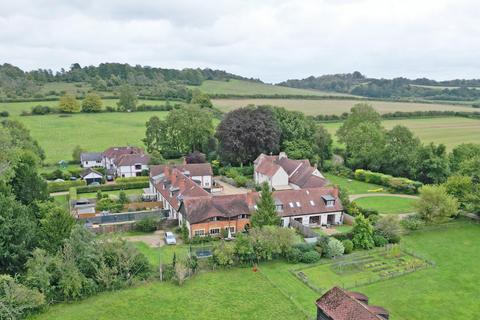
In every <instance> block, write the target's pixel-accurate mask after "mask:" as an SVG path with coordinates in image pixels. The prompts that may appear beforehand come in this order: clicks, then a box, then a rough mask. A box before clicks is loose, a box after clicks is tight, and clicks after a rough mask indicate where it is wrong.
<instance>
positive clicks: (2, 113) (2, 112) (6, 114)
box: [0, 111, 10, 118]
mask: <svg viewBox="0 0 480 320" xmlns="http://www.w3.org/2000/svg"><path fill="white" fill-rule="evenodd" d="M9 115H10V113H8V111H1V112H0V117H4V118H7V117H8V116H9Z"/></svg>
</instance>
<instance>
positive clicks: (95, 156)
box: [80, 152, 103, 168]
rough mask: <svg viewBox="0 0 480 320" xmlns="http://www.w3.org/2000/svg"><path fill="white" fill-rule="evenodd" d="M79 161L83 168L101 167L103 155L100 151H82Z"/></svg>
mask: <svg viewBox="0 0 480 320" xmlns="http://www.w3.org/2000/svg"><path fill="white" fill-rule="evenodd" d="M80 163H81V166H82V167H83V168H94V167H103V156H102V154H101V153H95V152H82V153H81V154H80Z"/></svg>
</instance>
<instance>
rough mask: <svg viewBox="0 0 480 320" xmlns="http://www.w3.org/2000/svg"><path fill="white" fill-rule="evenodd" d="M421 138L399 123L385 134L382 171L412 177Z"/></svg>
mask: <svg viewBox="0 0 480 320" xmlns="http://www.w3.org/2000/svg"><path fill="white" fill-rule="evenodd" d="M419 147H420V139H418V138H417V137H415V136H414V134H413V133H412V132H411V131H410V129H408V128H407V127H404V126H400V125H397V126H395V127H393V129H392V130H390V131H387V133H386V135H385V150H384V153H383V157H382V158H383V165H382V169H383V170H382V171H383V172H385V173H388V174H391V175H393V176H397V177H411V176H412V175H413V163H414V161H415V154H416V152H417V150H418V148H419Z"/></svg>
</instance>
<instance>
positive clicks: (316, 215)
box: [272, 187, 343, 227]
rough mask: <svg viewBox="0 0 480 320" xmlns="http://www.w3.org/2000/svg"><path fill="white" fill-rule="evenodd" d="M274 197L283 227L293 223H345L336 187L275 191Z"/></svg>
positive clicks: (312, 224)
mask: <svg viewBox="0 0 480 320" xmlns="http://www.w3.org/2000/svg"><path fill="white" fill-rule="evenodd" d="M272 196H273V198H274V200H275V206H276V209H277V213H278V215H279V216H280V217H281V218H282V225H283V226H284V227H288V226H289V225H290V223H291V221H297V222H300V223H301V224H303V225H305V226H330V225H338V224H341V223H343V207H342V203H341V201H340V199H339V198H338V189H337V188H334V187H323V188H306V189H299V190H281V191H274V192H273V193H272Z"/></svg>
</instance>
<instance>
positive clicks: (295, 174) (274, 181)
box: [253, 152, 328, 190]
mask: <svg viewBox="0 0 480 320" xmlns="http://www.w3.org/2000/svg"><path fill="white" fill-rule="evenodd" d="M253 164H254V180H255V182H256V183H257V184H262V183H263V182H267V183H268V185H269V186H270V187H271V188H272V189H275V190H287V189H303V188H317V187H324V186H326V185H327V184H328V181H327V180H326V179H325V177H324V176H323V175H322V174H321V173H320V171H319V170H318V169H317V168H315V167H312V165H311V164H310V161H308V160H294V159H289V158H288V156H287V154H286V153H285V152H280V154H279V155H265V154H263V153H262V154H261V155H259V156H258V157H257V159H255V161H254V162H253Z"/></svg>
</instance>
